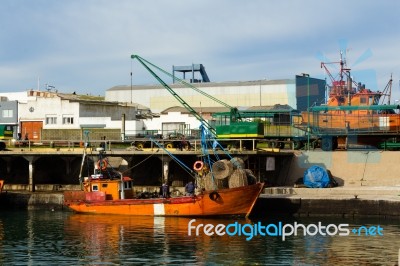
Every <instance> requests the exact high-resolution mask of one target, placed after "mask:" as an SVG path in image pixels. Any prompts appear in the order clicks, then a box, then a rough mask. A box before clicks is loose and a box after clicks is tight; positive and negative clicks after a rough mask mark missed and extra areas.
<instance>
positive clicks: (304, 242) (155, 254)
mask: <svg viewBox="0 0 400 266" xmlns="http://www.w3.org/2000/svg"><path fill="white" fill-rule="evenodd" d="M190 220H191V219H189V218H175V217H174V218H163V217H129V216H118V215H114V216H113V215H107V216H105V215H83V214H71V213H65V212H8V213H5V212H2V213H0V240H1V241H0V262H1V263H0V264H2V265H3V264H22V265H26V264H29V265H42V264H55V263H57V264H64V265H65V264H74V265H76V264H78V265H79V264H80V265H88V264H90V265H98V264H109V265H121V264H148V265H157V264H183V263H186V264H200V265H204V264H210V263H215V264H224V265H226V264H234V265H249V264H261V265H263V264H275V265H276V264H278V265H279V264H280V265H293V264H294V265H296V264H297V265H304V264H318V265H343V264H348V265H354V264H364V265H370V264H389V265H394V264H395V262H397V256H398V250H399V244H397V243H398V242H397V240H398V232H399V226H398V225H397V222H398V221H392V222H390V221H385V220H384V221H379V220H371V219H368V220H366V219H364V220H360V221H355V220H350V221H343V220H339V219H338V220H334V219H325V220H323V221H321V219H313V220H311V219H301V220H297V222H299V223H304V224H310V223H318V221H321V222H322V223H324V224H330V223H333V224H340V223H349V224H350V226H358V225H377V224H380V225H381V226H382V227H383V228H384V236H375V237H369V236H368V237H367V236H354V235H350V236H342V237H341V236H321V235H316V236H303V235H302V234H300V235H297V236H291V237H288V238H287V239H286V241H282V239H281V238H279V237H271V236H255V237H254V238H253V239H251V240H250V241H246V236H243V235H242V236H228V235H224V236H216V235H214V236H207V235H205V234H203V233H201V234H200V235H199V236H194V235H192V236H189V235H188V223H189V221H190ZM236 221H238V222H239V223H241V224H245V223H251V221H249V220H244V219H243V220H235V219H196V224H200V223H203V224H213V225H217V224H224V225H228V224H230V223H233V222H236ZM253 222H258V220H257V221H253ZM277 222H278V220H263V221H262V223H263V224H268V223H277ZM282 222H283V223H293V222H294V220H283V221H282Z"/></svg>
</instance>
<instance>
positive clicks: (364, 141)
mask: <svg viewBox="0 0 400 266" xmlns="http://www.w3.org/2000/svg"><path fill="white" fill-rule="evenodd" d="M334 63H339V64H340V72H339V79H335V78H334V77H333V76H332V75H331V73H330V72H329V70H328V68H327V67H326V64H330V63H321V67H322V68H325V70H326V72H327V73H328V75H329V77H330V79H331V81H332V85H331V87H330V91H329V99H328V100H327V103H326V104H324V105H321V106H314V107H309V108H308V111H306V112H302V122H301V125H299V127H300V128H302V129H303V130H305V131H307V132H310V134H311V135H313V138H314V139H315V138H316V139H318V140H320V145H321V148H322V149H323V150H334V149H336V148H338V147H339V146H342V147H344V148H346V147H348V146H349V145H352V144H355V145H363V146H374V147H378V146H379V144H380V143H382V142H385V141H387V140H389V139H390V140H391V142H393V140H394V139H393V137H397V136H398V135H399V133H400V115H399V114H398V112H397V113H396V112H395V110H396V109H397V110H398V109H399V106H398V105H390V94H391V85H392V79H390V81H389V83H388V85H387V86H386V88H385V89H384V90H383V92H380V91H376V92H374V91H371V90H370V89H367V88H365V85H362V84H361V83H355V82H353V80H352V78H351V76H350V69H348V68H345V61H344V60H343V59H342V58H341V59H340V62H334ZM386 96H388V99H389V100H388V104H382V103H380V100H381V99H382V98H383V99H385V97H386ZM399 140H400V139H399ZM394 141H395V142H397V141H396V140H394Z"/></svg>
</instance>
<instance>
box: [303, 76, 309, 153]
mask: <svg viewBox="0 0 400 266" xmlns="http://www.w3.org/2000/svg"><path fill="white" fill-rule="evenodd" d="M303 77H307V151H310V75H309V74H305V73H303Z"/></svg>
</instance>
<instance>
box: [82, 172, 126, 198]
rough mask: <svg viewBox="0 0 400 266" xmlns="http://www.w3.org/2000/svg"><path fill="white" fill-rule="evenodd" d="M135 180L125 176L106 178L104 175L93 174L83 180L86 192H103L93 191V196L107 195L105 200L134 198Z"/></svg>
mask: <svg viewBox="0 0 400 266" xmlns="http://www.w3.org/2000/svg"><path fill="white" fill-rule="evenodd" d="M132 182H133V180H132V179H131V178H130V177H127V176H124V177H122V178H121V179H105V178H102V175H98V174H97V175H92V176H91V177H86V178H85V181H84V182H83V185H84V191H85V192H103V193H91V194H92V195H93V197H101V198H102V197H105V198H104V199H105V200H117V199H132V198H133V186H132Z"/></svg>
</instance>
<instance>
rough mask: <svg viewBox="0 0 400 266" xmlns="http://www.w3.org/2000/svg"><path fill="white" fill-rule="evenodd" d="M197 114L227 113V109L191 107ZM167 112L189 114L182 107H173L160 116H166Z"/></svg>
mask: <svg viewBox="0 0 400 266" xmlns="http://www.w3.org/2000/svg"><path fill="white" fill-rule="evenodd" d="M192 108H193V110H195V111H196V112H197V113H199V114H200V113H218V112H229V111H230V110H229V108H226V107H192ZM169 112H179V113H182V114H189V113H190V112H189V110H186V108H185V107H182V106H173V107H169V108H167V109H165V110H164V111H162V112H161V113H162V114H168V113H169Z"/></svg>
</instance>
